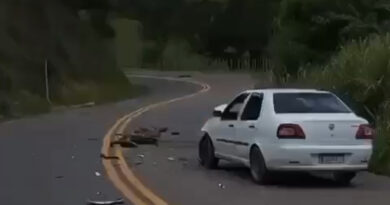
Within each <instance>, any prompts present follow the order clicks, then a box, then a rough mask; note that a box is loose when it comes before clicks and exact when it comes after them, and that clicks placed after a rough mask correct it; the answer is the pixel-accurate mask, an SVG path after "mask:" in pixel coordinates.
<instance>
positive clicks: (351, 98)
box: [273, 34, 390, 176]
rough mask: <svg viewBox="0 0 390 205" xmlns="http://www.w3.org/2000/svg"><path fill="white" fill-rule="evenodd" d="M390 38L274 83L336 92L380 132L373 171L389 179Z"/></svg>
mask: <svg viewBox="0 0 390 205" xmlns="http://www.w3.org/2000/svg"><path fill="white" fill-rule="evenodd" d="M389 59H390V34H384V35H373V36H370V37H368V38H367V39H364V40H359V41H353V42H350V43H349V44H347V45H345V46H344V47H342V48H341V49H340V52H339V53H337V54H336V55H335V56H334V57H333V58H332V59H331V60H330V62H329V63H328V64H326V65H324V66H311V65H307V66H304V67H302V68H301V69H300V71H299V73H298V75H297V76H295V77H294V76H289V75H276V76H275V78H274V79H275V80H274V81H273V83H276V84H278V85H284V86H286V85H287V86H291V87H296V86H294V85H299V87H311V88H318V89H326V90H331V91H333V92H335V93H336V94H337V95H338V96H340V97H341V98H342V99H343V100H344V101H346V103H347V104H348V105H349V106H350V107H352V108H353V109H354V111H355V112H356V113H357V114H358V115H360V116H362V117H365V118H366V119H368V120H369V121H370V122H371V123H372V124H373V125H374V126H375V127H376V129H377V136H376V139H375V142H374V154H373V155H372V159H371V164H370V169H371V171H373V172H375V173H379V174H387V175H389V176H390V140H389V137H390V107H389V104H390V103H389V102H390V101H389V99H390V93H389V92H388V90H390V83H389V82H388V81H387V80H386V79H389V77H390V76H389V75H390V60H389Z"/></svg>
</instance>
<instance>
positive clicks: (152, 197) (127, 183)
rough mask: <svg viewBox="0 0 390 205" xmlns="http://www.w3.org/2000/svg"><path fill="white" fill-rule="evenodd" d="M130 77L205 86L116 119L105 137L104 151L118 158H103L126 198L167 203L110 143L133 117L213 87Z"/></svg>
mask: <svg viewBox="0 0 390 205" xmlns="http://www.w3.org/2000/svg"><path fill="white" fill-rule="evenodd" d="M129 77H136V78H149V79H158V80H169V81H179V82H186V83H192V84H195V85H199V86H201V88H202V89H201V90H199V91H198V92H195V93H192V94H189V95H185V96H182V97H179V98H174V99H171V100H167V101H163V102H159V103H155V104H151V105H148V106H146V107H143V108H140V109H138V110H136V111H134V112H132V113H130V114H128V115H125V116H123V117H122V118H120V119H119V120H117V121H116V123H115V124H114V125H113V126H112V127H111V129H110V130H109V131H108V132H107V134H106V135H105V137H104V139H103V146H102V149H101V153H102V154H104V155H105V156H116V157H118V159H117V160H109V159H102V160H103V166H104V168H105V170H106V173H107V176H108V177H109V179H110V180H111V182H112V183H113V184H114V185H115V187H116V188H117V189H118V190H119V191H120V192H121V193H122V194H123V195H124V197H126V198H127V199H128V200H129V201H131V202H133V204H135V205H167V204H168V203H167V202H166V201H164V200H163V199H162V198H161V197H159V196H157V195H156V194H155V193H153V191H151V190H150V189H149V188H147V187H146V186H145V185H144V184H143V183H142V182H141V181H140V180H139V179H138V178H137V177H136V176H135V174H134V172H133V171H132V170H131V169H130V167H129V166H128V164H127V163H126V160H125V158H124V156H123V152H122V149H121V148H120V147H119V146H114V147H111V146H110V142H111V140H112V139H113V137H114V136H115V134H123V132H124V130H125V128H126V127H127V126H128V125H129V124H130V122H131V121H132V120H133V119H134V118H136V117H139V116H140V115H142V114H144V113H145V112H148V111H150V110H151V109H154V108H157V107H161V106H164V105H167V104H169V103H173V102H177V101H180V100H184V99H189V98H192V97H194V96H196V95H199V94H201V93H205V92H208V91H209V90H210V86H209V85H208V84H206V83H203V82H199V81H195V80H188V79H178V78H172V77H158V76H149V75H130V76H129Z"/></svg>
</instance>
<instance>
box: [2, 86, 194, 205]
mask: <svg viewBox="0 0 390 205" xmlns="http://www.w3.org/2000/svg"><path fill="white" fill-rule="evenodd" d="M132 82H133V83H135V84H141V85H144V86H146V87H148V88H149V94H148V95H146V96H143V97H140V98H137V99H132V100H128V101H124V102H120V103H115V104H108V105H103V106H98V107H93V108H84V109H75V110H68V111H62V112H55V113H50V114H45V115H40V116H36V117H30V118H25V119H19V120H13V121H8V122H4V123H1V124H0V162H1V163H2V164H1V165H0V204H2V205H3V204H4V205H22V204H31V205H38V204H39V205H54V204H55V205H79V204H80V205H81V204H85V203H86V200H87V199H88V198H90V199H94V200H104V199H107V200H108V199H109V200H111V199H116V198H119V197H120V194H119V192H118V191H117V190H116V189H115V188H114V186H113V185H112V184H111V182H110V181H109V180H108V179H107V178H106V177H105V171H104V169H103V166H102V164H101V159H100V157H99V155H100V151H101V146H102V140H103V139H102V138H103V136H104V135H105V134H106V133H107V131H108V130H109V129H110V128H111V126H112V125H113V124H114V123H115V121H116V120H117V119H118V118H120V117H121V116H123V115H125V114H128V113H129V112H131V111H134V110H136V109H138V108H140V107H143V106H146V105H148V104H151V103H155V102H160V101H163V100H167V99H171V98H174V97H179V96H183V95H185V94H187V93H193V92H195V91H196V90H198V89H199V88H198V87H196V86H194V85H191V84H183V83H180V82H170V81H162V80H153V79H132ZM95 172H98V173H97V174H98V175H99V174H100V176H97V175H96V173H95Z"/></svg>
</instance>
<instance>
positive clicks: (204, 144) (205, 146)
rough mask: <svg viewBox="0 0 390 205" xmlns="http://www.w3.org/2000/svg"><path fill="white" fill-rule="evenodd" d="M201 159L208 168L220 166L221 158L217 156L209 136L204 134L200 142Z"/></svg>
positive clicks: (201, 162) (202, 163)
mask: <svg viewBox="0 0 390 205" xmlns="http://www.w3.org/2000/svg"><path fill="white" fill-rule="evenodd" d="M199 160H200V164H201V165H202V166H204V167H206V168H208V169H215V168H217V167H218V162H219V159H218V158H216V157H215V152H214V146H213V142H212V141H211V139H210V137H209V136H204V137H203V138H202V139H201V140H200V142H199Z"/></svg>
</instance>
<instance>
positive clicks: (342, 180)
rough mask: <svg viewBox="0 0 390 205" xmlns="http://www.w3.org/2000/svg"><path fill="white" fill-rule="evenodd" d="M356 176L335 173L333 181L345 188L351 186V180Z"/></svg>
mask: <svg viewBox="0 0 390 205" xmlns="http://www.w3.org/2000/svg"><path fill="white" fill-rule="evenodd" d="M355 176H356V172H335V173H333V179H334V181H336V183H338V184H340V185H344V186H347V185H349V184H351V181H352V179H353V178H354V177H355Z"/></svg>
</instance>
